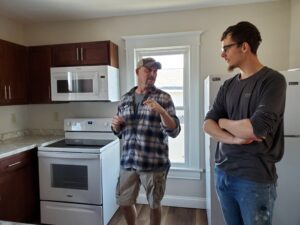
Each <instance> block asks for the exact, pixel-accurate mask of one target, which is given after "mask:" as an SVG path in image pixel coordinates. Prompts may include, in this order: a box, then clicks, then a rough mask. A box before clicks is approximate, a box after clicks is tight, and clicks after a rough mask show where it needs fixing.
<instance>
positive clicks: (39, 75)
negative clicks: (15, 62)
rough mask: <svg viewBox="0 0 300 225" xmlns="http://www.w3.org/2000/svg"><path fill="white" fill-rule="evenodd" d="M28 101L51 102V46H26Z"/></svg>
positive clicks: (33, 102)
mask: <svg viewBox="0 0 300 225" xmlns="http://www.w3.org/2000/svg"><path fill="white" fill-rule="evenodd" d="M28 65H29V69H28V102H29V103H31V104H43V103H51V86H50V68H51V46H34V47H29V48H28Z"/></svg>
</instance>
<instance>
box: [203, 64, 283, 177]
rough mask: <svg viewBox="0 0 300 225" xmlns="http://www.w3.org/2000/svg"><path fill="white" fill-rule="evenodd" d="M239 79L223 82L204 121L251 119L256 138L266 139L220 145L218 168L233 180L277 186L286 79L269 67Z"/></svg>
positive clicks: (281, 147) (217, 158)
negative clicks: (276, 165) (277, 163)
mask: <svg viewBox="0 0 300 225" xmlns="http://www.w3.org/2000/svg"><path fill="white" fill-rule="evenodd" d="M239 77H240V74H237V75H236V76H234V77H233V78H231V79H228V80H226V81H225V82H224V84H223V85H222V86H221V88H220V90H219V92H218V95H217V97H216V99H215V102H214V104H213V107H212V108H211V110H210V111H209V112H208V113H207V115H206V117H205V119H212V120H214V121H216V122H218V120H219V119H221V118H227V119H230V120H241V119H246V118H248V119H250V121H251V123H252V126H253V131H254V134H255V135H256V136H258V137H266V139H264V140H263V141H262V142H252V143H250V144H244V145H235V144H224V143H218V147H217V151H216V156H215V161H216V165H218V166H219V168H221V169H222V170H224V171H225V172H227V173H228V174H229V175H232V176H238V177H240V178H244V179H248V180H252V181H256V182H260V183H273V182H276V180H277V174H276V168H275V163H276V162H278V161H279V160H280V159H281V158H282V155H283V152H284V135H283V114H284V108H285V94H286V81H285V78H284V77H283V76H282V75H281V74H280V73H278V72H276V71H274V70H272V69H270V68H267V67H263V68H262V69H261V70H260V71H258V72H257V73H256V74H254V75H252V76H251V77H249V78H247V79H243V80H240V78H239Z"/></svg>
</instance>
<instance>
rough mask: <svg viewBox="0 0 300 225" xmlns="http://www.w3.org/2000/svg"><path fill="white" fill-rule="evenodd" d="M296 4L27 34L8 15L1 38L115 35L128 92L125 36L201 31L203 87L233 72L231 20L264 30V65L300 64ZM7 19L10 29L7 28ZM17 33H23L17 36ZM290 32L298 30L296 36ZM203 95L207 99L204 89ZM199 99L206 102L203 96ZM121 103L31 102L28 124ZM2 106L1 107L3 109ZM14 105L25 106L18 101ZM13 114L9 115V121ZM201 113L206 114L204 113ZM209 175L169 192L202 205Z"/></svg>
mask: <svg viewBox="0 0 300 225" xmlns="http://www.w3.org/2000/svg"><path fill="white" fill-rule="evenodd" d="M292 6H293V7H292V8H290V1H278V2H270V3H261V4H260V3H257V4H247V5H240V6H229V7H215V8H207V9H197V10H190V11H181V12H172V13H158V14H147V15H136V16H123V17H111V18H105V19H94V20H86V21H78V22H60V23H44V24H36V25H31V26H26V27H24V33H23V34H24V35H22V32H21V30H22V27H21V26H18V25H16V24H14V23H13V22H11V21H9V22H8V21H5V22H3V21H4V20H5V19H4V20H3V19H1V18H0V38H3V39H10V40H11V41H15V42H21V43H24V44H25V45H28V46H33V45H42V44H56V43H71V42H84V41H96V40H112V41H113V42H115V43H116V44H118V45H119V59H120V77H121V86H122V87H121V91H122V93H124V92H125V90H126V88H125V81H126V77H127V76H133V74H125V71H126V70H125V68H124V66H125V65H126V63H125V51H126V50H125V49H124V42H123V41H122V37H123V36H130V35H146V34H158V33H172V32H185V31H195V30H197V31H199V30H201V31H204V33H203V34H202V35H201V46H200V74H199V76H200V77H201V79H200V80H201V84H200V86H201V87H203V80H204V78H205V77H206V76H207V75H208V74H216V73H218V74H221V73H227V71H226V64H225V62H224V61H223V60H222V59H221V57H220V48H221V44H220V36H221V34H222V32H223V31H224V30H225V29H226V28H227V27H228V26H229V25H232V24H235V23H237V22H238V21H241V20H248V21H250V22H253V23H254V24H255V25H256V26H257V27H258V28H259V30H260V31H261V35H262V39H263V42H262V45H261V47H260V49H259V51H258V55H259V57H260V59H261V61H262V62H263V64H265V65H267V66H269V67H272V68H274V69H276V70H285V69H288V68H289V67H290V66H293V67H299V66H300V65H299V58H300V57H299V56H300V53H299V45H300V44H299V42H298V40H299V33H300V28H299V20H300V16H299V15H298V14H299V13H298V12H299V8H300V6H299V2H298V1H296V0H292ZM3 23H4V30H3V27H1V24H3ZM290 27H291V29H292V31H290ZM7 33H8V34H7ZM15 34H16V36H17V37H18V38H16V37H13V36H14V35H15ZM290 34H292V37H291V38H290ZM294 36H295V37H294ZM289 58H290V59H291V61H289ZM200 99H203V93H202V92H201V96H200ZM195 104H200V106H202V105H203V101H201V102H200V103H195ZM115 107H116V105H115V103H69V104H54V105H29V106H28V108H27V111H28V120H27V121H28V123H27V126H28V127H29V128H55V129H57V128H62V120H63V118H64V117H73V116H112V115H113V114H114V112H115ZM2 108H3V107H0V110H1V111H2ZM12 109H14V110H16V111H18V110H21V109H19V108H18V107H17V106H16V107H15V108H14V107H12ZM25 111H26V110H23V112H24V115H26V112H25ZM21 112H22V110H21ZM56 112H57V113H56ZM9 114H10V113H7V114H5V117H7V119H8V120H9ZM0 116H1V115H0ZM199 116H200V117H201V119H203V113H201V114H200V115H199ZM1 124H2V123H1ZM11 127H12V125H11V124H5V126H4V127H3V128H2V129H6V128H8V129H11ZM199 138H200V140H201V143H202V145H201V146H199V149H200V152H201V154H200V157H201V163H204V152H203V149H204V144H203V140H204V139H203V136H201V137H199ZM203 167H204V165H203ZM203 178H204V176H202V178H201V180H184V179H179V180H176V179H172V180H170V181H169V183H168V189H167V193H166V194H167V195H171V196H175V195H177V196H184V197H187V198H188V197H193V198H197V200H200V202H201V203H200V204H202V203H203V201H201V200H204V198H205V190H204V187H205V185H204V180H203Z"/></svg>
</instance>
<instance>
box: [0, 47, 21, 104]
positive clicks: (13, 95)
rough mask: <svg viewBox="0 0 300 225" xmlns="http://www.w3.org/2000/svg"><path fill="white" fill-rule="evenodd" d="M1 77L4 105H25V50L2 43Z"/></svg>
mask: <svg viewBox="0 0 300 225" xmlns="http://www.w3.org/2000/svg"><path fill="white" fill-rule="evenodd" d="M2 53H3V56H2V60H1V61H0V64H1V74H2V75H1V76H2V85H1V86H2V90H1V91H3V89H4V91H3V92H2V93H4V94H3V95H4V101H3V104H5V105H12V104H26V103H27V82H26V71H27V48H26V47H24V46H21V45H17V44H13V43H10V42H6V41H2Z"/></svg>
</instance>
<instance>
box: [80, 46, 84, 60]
mask: <svg viewBox="0 0 300 225" xmlns="http://www.w3.org/2000/svg"><path fill="white" fill-rule="evenodd" d="M80 56H81V61H83V48H80Z"/></svg>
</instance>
